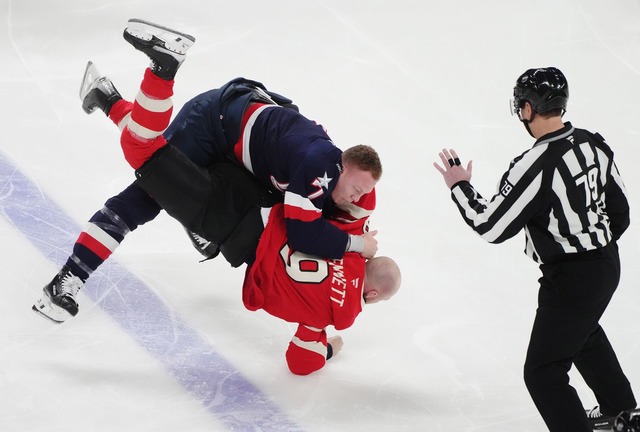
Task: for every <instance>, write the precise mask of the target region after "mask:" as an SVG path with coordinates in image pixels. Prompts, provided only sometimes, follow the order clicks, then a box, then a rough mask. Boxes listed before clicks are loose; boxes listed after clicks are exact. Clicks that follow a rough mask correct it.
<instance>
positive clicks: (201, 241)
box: [189, 231, 211, 250]
mask: <svg viewBox="0 0 640 432" xmlns="http://www.w3.org/2000/svg"><path fill="white" fill-rule="evenodd" d="M189 233H190V234H191V237H193V239H194V240H195V241H196V243H198V246H200V249H203V250H204V249H206V248H207V247H209V245H210V244H211V242H210V241H209V240H207V239H206V238H204V237H202V236H200V235H198V234H196V233H194V232H193V231H190V232H189Z"/></svg>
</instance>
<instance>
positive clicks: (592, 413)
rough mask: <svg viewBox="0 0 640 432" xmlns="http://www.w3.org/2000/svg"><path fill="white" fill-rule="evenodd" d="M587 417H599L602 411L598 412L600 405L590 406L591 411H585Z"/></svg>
mask: <svg viewBox="0 0 640 432" xmlns="http://www.w3.org/2000/svg"><path fill="white" fill-rule="evenodd" d="M587 417H588V418H590V419H599V418H600V417H603V415H602V413H601V412H600V405H598V406H596V407H594V408H592V409H591V411H589V412H588V413H587Z"/></svg>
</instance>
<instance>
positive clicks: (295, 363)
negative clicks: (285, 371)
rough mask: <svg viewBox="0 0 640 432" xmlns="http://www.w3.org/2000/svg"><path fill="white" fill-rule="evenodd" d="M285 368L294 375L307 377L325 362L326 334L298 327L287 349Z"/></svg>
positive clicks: (317, 330)
mask: <svg viewBox="0 0 640 432" xmlns="http://www.w3.org/2000/svg"><path fill="white" fill-rule="evenodd" d="M286 358H287V366H289V370H290V371H291V372H292V373H294V374H296V375H309V374H310V373H312V372H315V371H317V370H319V369H322V367H323V366H324V365H325V363H326V362H327V333H326V332H325V331H324V329H317V328H314V327H309V326H305V325H302V324H300V325H298V330H297V331H296V334H295V335H294V336H293V339H291V342H289V348H287V354H286Z"/></svg>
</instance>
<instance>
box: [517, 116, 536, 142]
mask: <svg viewBox="0 0 640 432" xmlns="http://www.w3.org/2000/svg"><path fill="white" fill-rule="evenodd" d="M535 116H536V112H535V111H534V110H531V118H530V119H529V120H524V119H522V120H520V121H521V122H522V124H524V128H525V129H526V130H527V132H529V135H531V137H532V138H535V136H534V135H533V133H531V126H529V122H530V121H531V120H533V118H534V117H535Z"/></svg>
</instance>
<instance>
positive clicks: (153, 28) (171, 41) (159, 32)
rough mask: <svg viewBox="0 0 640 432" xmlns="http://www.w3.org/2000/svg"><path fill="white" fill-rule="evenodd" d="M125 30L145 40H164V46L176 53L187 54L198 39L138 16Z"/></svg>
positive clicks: (131, 20) (130, 21)
mask: <svg viewBox="0 0 640 432" xmlns="http://www.w3.org/2000/svg"><path fill="white" fill-rule="evenodd" d="M125 31H126V32H127V33H129V34H130V35H131V36H133V37H135V38H137V39H140V40H143V41H151V40H152V39H153V38H154V37H155V38H156V39H158V40H160V41H162V48H164V49H166V50H168V51H171V52H174V53H176V54H186V53H187V50H188V49H189V48H191V47H192V46H193V44H194V43H195V41H196V38H194V37H193V36H191V35H189V34H186V33H182V32H179V31H177V30H173V29H170V28H168V27H164V26H161V25H158V24H154V23H151V22H149V21H144V20H141V19H137V18H132V19H130V20H129V22H128V23H127V28H126V29H125Z"/></svg>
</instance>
